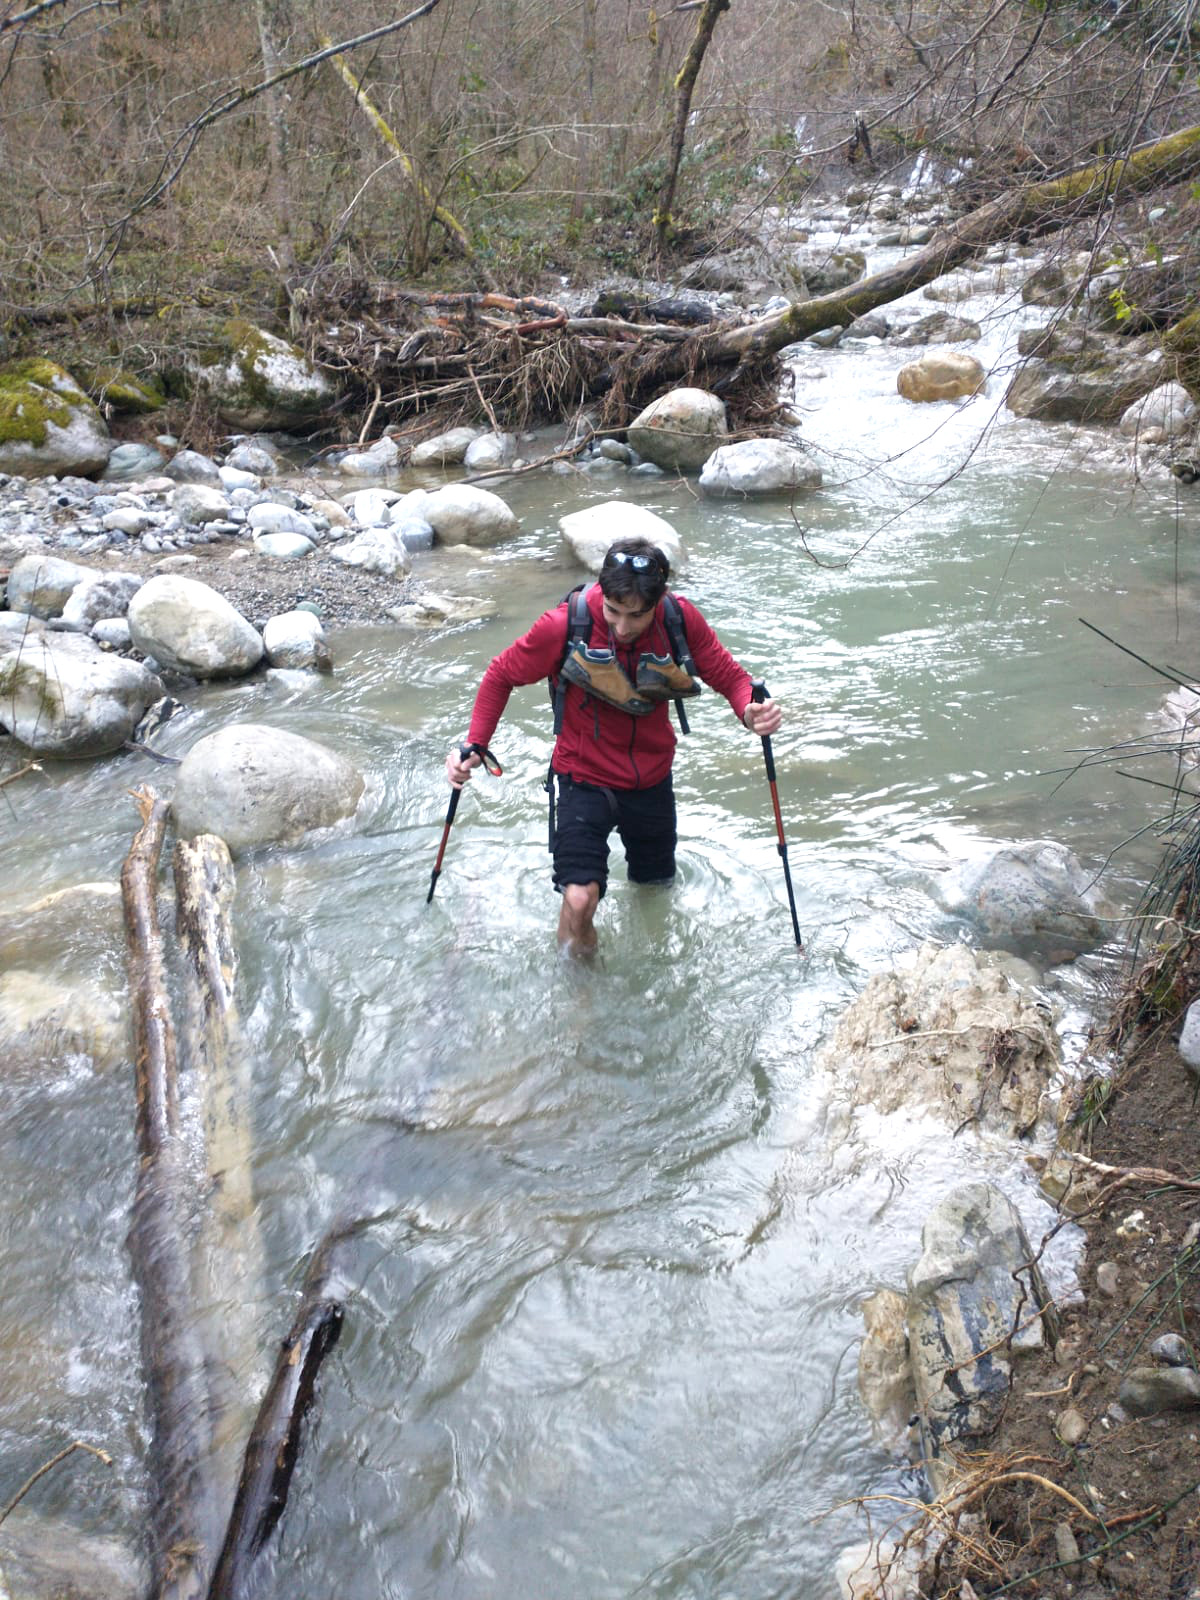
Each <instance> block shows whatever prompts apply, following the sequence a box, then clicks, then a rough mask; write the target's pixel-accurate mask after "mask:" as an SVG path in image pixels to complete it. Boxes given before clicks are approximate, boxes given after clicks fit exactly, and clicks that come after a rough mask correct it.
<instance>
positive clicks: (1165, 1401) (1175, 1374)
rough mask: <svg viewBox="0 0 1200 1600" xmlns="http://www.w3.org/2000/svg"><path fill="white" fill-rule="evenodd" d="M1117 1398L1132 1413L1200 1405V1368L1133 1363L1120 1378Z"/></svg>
mask: <svg viewBox="0 0 1200 1600" xmlns="http://www.w3.org/2000/svg"><path fill="white" fill-rule="evenodd" d="M1117 1400H1118V1402H1119V1403H1120V1404H1121V1405H1122V1406H1123V1407H1124V1409H1125V1410H1126V1411H1127V1412H1128V1413H1129V1415H1130V1416H1131V1417H1153V1416H1157V1415H1158V1413H1159V1412H1160V1411H1180V1410H1190V1409H1192V1408H1193V1407H1195V1406H1200V1372H1195V1371H1193V1369H1192V1368H1191V1367H1134V1368H1133V1370H1132V1371H1131V1372H1129V1373H1128V1374H1127V1375H1126V1376H1125V1378H1124V1379H1123V1380H1122V1382H1121V1387H1120V1388H1119V1389H1118V1390H1117Z"/></svg>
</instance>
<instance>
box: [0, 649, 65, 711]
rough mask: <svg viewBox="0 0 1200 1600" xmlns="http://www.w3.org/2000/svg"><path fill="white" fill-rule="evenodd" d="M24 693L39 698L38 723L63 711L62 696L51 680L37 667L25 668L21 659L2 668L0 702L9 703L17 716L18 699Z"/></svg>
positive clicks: (0, 669) (17, 658) (0, 674)
mask: <svg viewBox="0 0 1200 1600" xmlns="http://www.w3.org/2000/svg"><path fill="white" fill-rule="evenodd" d="M22 691H24V692H25V693H26V694H33V695H36V697H37V707H38V721H39V722H40V721H41V720H42V718H43V717H45V718H52V717H56V716H57V715H58V714H59V712H60V711H61V709H62V694H61V691H58V690H57V689H56V686H55V685H54V684H53V683H52V682H51V680H50V678H49V677H48V676H47V674H46V673H44V672H39V671H38V670H37V669H36V668H35V667H29V666H24V665H23V664H22V662H21V660H20V657H19V656H18V657H16V658H14V659H13V660H12V661H9V662H7V663H5V664H4V665H3V666H0V701H7V702H8V703H9V705H10V706H11V707H12V709H13V713H14V715H15V711H16V705H15V702H16V698H17V696H18V694H20V693H21V692H22Z"/></svg>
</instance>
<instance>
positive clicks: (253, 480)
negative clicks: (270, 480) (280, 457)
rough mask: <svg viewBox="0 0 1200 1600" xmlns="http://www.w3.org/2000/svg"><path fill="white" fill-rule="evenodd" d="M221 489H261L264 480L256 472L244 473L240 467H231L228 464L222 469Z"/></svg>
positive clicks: (220, 470) (220, 469)
mask: <svg viewBox="0 0 1200 1600" xmlns="http://www.w3.org/2000/svg"><path fill="white" fill-rule="evenodd" d="M218 470H219V472H220V474H221V487H222V488H223V489H261V488H262V479H261V478H260V477H259V476H258V474H257V473H256V472H243V471H242V469H241V468H240V467H231V466H230V465H229V463H228V462H226V464H225V465H224V466H223V467H220V468H219V469H218Z"/></svg>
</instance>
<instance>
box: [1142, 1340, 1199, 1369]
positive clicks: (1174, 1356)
mask: <svg viewBox="0 0 1200 1600" xmlns="http://www.w3.org/2000/svg"><path fill="white" fill-rule="evenodd" d="M1150 1354H1151V1355H1152V1356H1153V1357H1154V1359H1155V1361H1160V1362H1162V1364H1163V1366H1166V1367H1191V1366H1194V1365H1195V1363H1194V1361H1193V1360H1192V1349H1191V1346H1190V1345H1189V1344H1188V1342H1187V1340H1186V1339H1185V1338H1183V1337H1182V1335H1181V1334H1178V1333H1160V1334H1159V1336H1158V1338H1157V1339H1155V1340H1154V1341H1153V1343H1152V1344H1151V1346H1150Z"/></svg>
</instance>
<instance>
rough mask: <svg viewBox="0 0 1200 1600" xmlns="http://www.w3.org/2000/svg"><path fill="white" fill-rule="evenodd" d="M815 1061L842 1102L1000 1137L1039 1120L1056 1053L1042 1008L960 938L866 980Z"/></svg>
mask: <svg viewBox="0 0 1200 1600" xmlns="http://www.w3.org/2000/svg"><path fill="white" fill-rule="evenodd" d="M820 1065H821V1066H822V1068H824V1069H825V1070H826V1071H827V1072H828V1073H829V1074H830V1076H831V1078H832V1079H833V1081H834V1082H836V1083H837V1084H838V1086H839V1090H840V1092H841V1093H843V1094H845V1095H846V1096H847V1097H848V1099H849V1100H850V1103H851V1104H852V1105H853V1106H855V1107H858V1106H865V1105H870V1106H873V1107H875V1109H876V1110H878V1111H882V1112H885V1113H892V1112H905V1113H908V1114H920V1113H931V1114H933V1115H935V1116H938V1117H941V1118H944V1119H945V1121H946V1122H947V1123H948V1124H949V1126H950V1127H951V1128H952V1129H955V1130H957V1129H959V1128H965V1127H977V1128H982V1129H984V1130H986V1131H989V1132H992V1133H995V1134H999V1135H1001V1136H1002V1137H1004V1138H1008V1139H1011V1138H1020V1137H1023V1136H1025V1135H1028V1134H1030V1133H1032V1132H1033V1131H1034V1130H1035V1129H1036V1128H1037V1126H1038V1124H1039V1122H1042V1123H1046V1124H1048V1123H1049V1122H1050V1120H1051V1111H1052V1106H1051V1103H1050V1090H1051V1084H1052V1082H1053V1079H1054V1076H1055V1074H1056V1072H1057V1070H1058V1067H1059V1050H1058V1041H1057V1039H1056V1036H1055V1033H1054V1029H1053V1028H1052V1026H1051V1023H1050V1018H1049V1016H1048V1014H1047V1012H1046V1011H1045V1010H1044V1009H1043V1007H1042V1006H1041V1005H1039V1003H1038V1000H1037V997H1036V996H1035V995H1034V994H1033V993H1032V992H1030V991H1029V990H1028V989H1026V988H1024V987H1022V986H1019V985H1018V984H1017V983H1016V982H1015V981H1014V980H1013V978H1011V977H1010V976H1009V975H1008V973H1007V972H1006V971H1005V970H1004V968H1003V966H1002V965H1001V964H999V963H996V962H995V961H994V960H992V959H989V957H988V956H987V955H986V954H985V953H984V954H981V953H980V952H978V951H975V950H971V949H969V948H968V947H967V946H966V945H961V944H958V945H949V946H945V947H942V946H938V945H935V944H924V945H922V946H921V948H920V949H919V950H918V951H917V952H916V954H915V957H914V959H913V961H912V964H911V965H910V966H908V967H906V968H901V969H899V970H897V971H895V972H891V973H877V974H876V975H875V976H874V977H873V978H871V979H869V980H868V982H867V985H866V987H865V988H864V989H863V991H862V993H861V994H860V995H859V996H858V998H857V999H856V1000H855V1001H854V1002H853V1003H852V1004H851V1005H850V1006H849V1007H848V1009H847V1010H846V1011H845V1012H844V1013H843V1014H842V1016H841V1018H840V1019H839V1020H838V1024H837V1026H836V1028H835V1029H834V1034H833V1038H832V1040H831V1041H830V1043H829V1044H828V1045H826V1046H825V1048H824V1050H823V1051H822V1052H821V1055H820Z"/></svg>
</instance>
